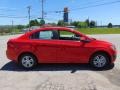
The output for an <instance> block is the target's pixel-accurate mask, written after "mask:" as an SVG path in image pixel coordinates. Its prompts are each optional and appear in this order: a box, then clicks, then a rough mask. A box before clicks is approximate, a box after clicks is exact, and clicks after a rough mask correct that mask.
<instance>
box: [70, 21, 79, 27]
mask: <svg viewBox="0 0 120 90" xmlns="http://www.w3.org/2000/svg"><path fill="white" fill-rule="evenodd" d="M78 24H79V21H74V22H72V23H71V25H72V26H75V27H78Z"/></svg>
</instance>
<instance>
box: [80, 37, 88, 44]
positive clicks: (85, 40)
mask: <svg viewBox="0 0 120 90" xmlns="http://www.w3.org/2000/svg"><path fill="white" fill-rule="evenodd" d="M80 41H82V42H85V43H89V42H90V40H89V39H87V38H86V37H81V38H80Z"/></svg>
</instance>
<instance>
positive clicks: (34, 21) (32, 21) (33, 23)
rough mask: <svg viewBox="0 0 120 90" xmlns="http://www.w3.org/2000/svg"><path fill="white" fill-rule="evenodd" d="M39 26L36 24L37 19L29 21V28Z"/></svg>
mask: <svg viewBox="0 0 120 90" xmlns="http://www.w3.org/2000/svg"><path fill="white" fill-rule="evenodd" d="M39 25H40V23H39V22H38V20H37V19H35V20H31V21H30V26H39Z"/></svg>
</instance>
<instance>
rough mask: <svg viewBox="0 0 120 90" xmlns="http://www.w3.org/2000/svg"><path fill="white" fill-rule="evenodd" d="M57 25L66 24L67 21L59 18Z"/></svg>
mask: <svg viewBox="0 0 120 90" xmlns="http://www.w3.org/2000/svg"><path fill="white" fill-rule="evenodd" d="M57 25H58V26H65V22H64V21H63V20H59V21H58V24H57Z"/></svg>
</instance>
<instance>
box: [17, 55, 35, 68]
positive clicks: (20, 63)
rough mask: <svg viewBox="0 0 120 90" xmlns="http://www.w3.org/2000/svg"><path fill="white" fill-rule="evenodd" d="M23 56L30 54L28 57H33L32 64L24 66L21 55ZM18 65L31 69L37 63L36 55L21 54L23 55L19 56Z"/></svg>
mask: <svg viewBox="0 0 120 90" xmlns="http://www.w3.org/2000/svg"><path fill="white" fill-rule="evenodd" d="M25 56H30V57H32V59H33V61H34V64H33V66H32V67H25V66H24V65H23V64H22V59H23V57H25ZM19 65H20V66H22V67H23V68H24V69H33V68H34V67H35V66H36V65H37V59H36V57H35V56H34V55H32V54H23V55H21V56H20V57H19Z"/></svg>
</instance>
